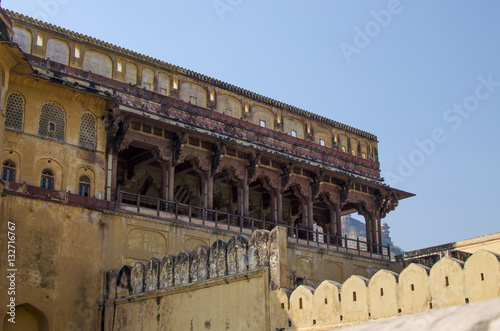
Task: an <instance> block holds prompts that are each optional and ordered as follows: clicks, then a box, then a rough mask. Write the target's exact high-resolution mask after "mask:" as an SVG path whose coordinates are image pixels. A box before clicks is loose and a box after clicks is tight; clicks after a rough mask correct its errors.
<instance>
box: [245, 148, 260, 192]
mask: <svg viewBox="0 0 500 331" xmlns="http://www.w3.org/2000/svg"><path fill="white" fill-rule="evenodd" d="M247 160H248V165H247V172H248V177H247V183H248V184H250V183H251V182H253V181H254V177H255V173H256V170H257V167H258V166H259V162H260V153H258V152H254V153H250V154H249V155H248V158H247Z"/></svg>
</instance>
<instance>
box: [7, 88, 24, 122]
mask: <svg viewBox="0 0 500 331" xmlns="http://www.w3.org/2000/svg"><path fill="white" fill-rule="evenodd" d="M23 117H24V99H23V97H22V96H21V95H20V94H19V93H11V94H10V95H9V97H8V98H7V106H6V107H5V127H6V128H8V129H13V130H18V131H22V130H23Z"/></svg>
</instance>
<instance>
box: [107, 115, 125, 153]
mask: <svg viewBox="0 0 500 331" xmlns="http://www.w3.org/2000/svg"><path fill="white" fill-rule="evenodd" d="M129 118H130V114H123V113H121V112H120V111H119V110H118V109H109V110H108V113H107V115H106V124H105V129H106V131H107V132H108V143H107V146H106V150H107V151H108V152H110V151H112V152H114V153H118V152H119V151H120V147H121V145H122V141H123V139H124V138H125V134H126V133H127V131H128V128H129V123H128V122H129ZM127 146H128V145H127Z"/></svg>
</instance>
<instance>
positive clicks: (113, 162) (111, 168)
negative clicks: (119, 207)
mask: <svg viewBox="0 0 500 331" xmlns="http://www.w3.org/2000/svg"><path fill="white" fill-rule="evenodd" d="M108 163H109V164H108V176H110V178H109V177H108V181H107V182H108V183H107V184H108V188H107V190H106V191H108V192H109V194H110V197H108V198H110V200H111V201H116V189H117V187H116V186H117V182H118V180H117V176H118V155H117V154H116V153H112V154H108Z"/></svg>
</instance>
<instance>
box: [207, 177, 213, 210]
mask: <svg viewBox="0 0 500 331" xmlns="http://www.w3.org/2000/svg"><path fill="white" fill-rule="evenodd" d="M207 208H208V209H214V178H213V177H212V176H210V175H209V176H207Z"/></svg>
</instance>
